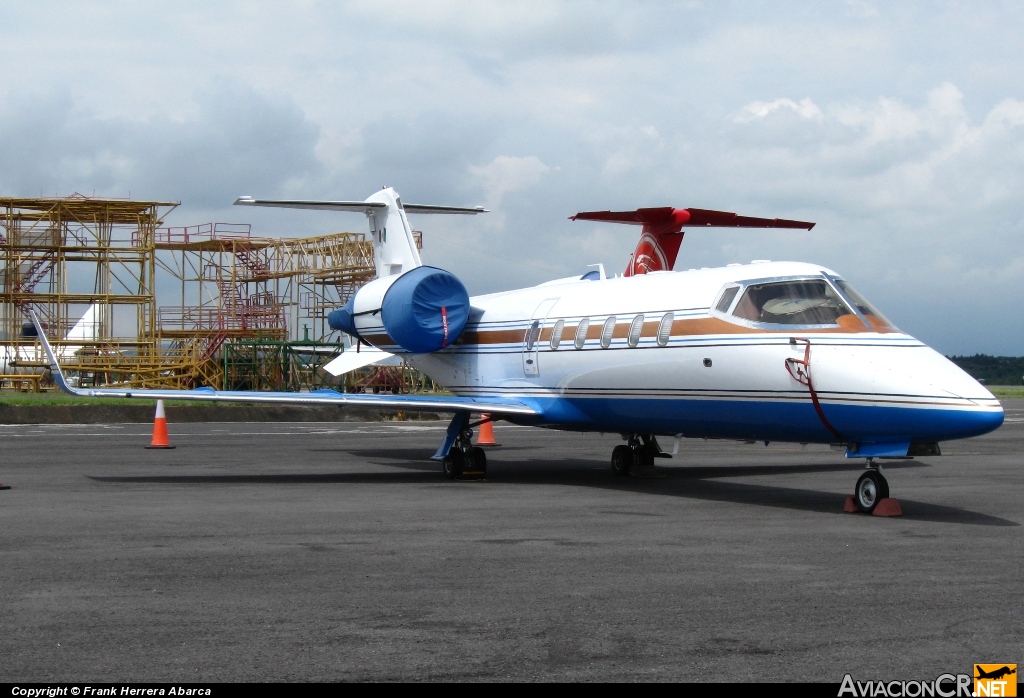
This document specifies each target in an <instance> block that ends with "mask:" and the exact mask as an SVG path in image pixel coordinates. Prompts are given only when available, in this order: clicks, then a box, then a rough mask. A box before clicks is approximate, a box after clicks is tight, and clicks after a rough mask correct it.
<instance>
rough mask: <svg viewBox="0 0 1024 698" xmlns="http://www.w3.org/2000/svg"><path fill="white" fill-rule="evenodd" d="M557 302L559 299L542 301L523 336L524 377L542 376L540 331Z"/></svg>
mask: <svg viewBox="0 0 1024 698" xmlns="http://www.w3.org/2000/svg"><path fill="white" fill-rule="evenodd" d="M557 302H558V299H557V298H545V299H544V300H543V301H541V304H540V305H538V306H537V309H536V310H534V311H533V315H532V316H531V319H532V320H533V321H532V322H531V323H530V325H529V327H527V328H526V334H525V335H524V336H523V375H524V376H526V377H527V378H536V377H537V376H540V364H539V362H538V356H537V353H538V352H537V342H538V341H539V340H540V331H541V328H542V327H543V326H544V320H546V319H547V317H548V314H549V313H551V309H552V308H554V307H555V304H556V303H557Z"/></svg>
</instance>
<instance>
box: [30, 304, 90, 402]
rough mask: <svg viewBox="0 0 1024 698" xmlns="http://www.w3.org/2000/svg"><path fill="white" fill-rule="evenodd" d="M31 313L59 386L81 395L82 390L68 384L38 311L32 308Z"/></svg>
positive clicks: (67, 391) (37, 334)
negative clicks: (37, 314)
mask: <svg viewBox="0 0 1024 698" xmlns="http://www.w3.org/2000/svg"><path fill="white" fill-rule="evenodd" d="M29 314H30V315H31V316H32V324H33V325H35V328H36V336H37V337H39V341H40V342H42V343H43V351H45V352H46V358H47V359H49V360H50V371H51V372H52V373H53V379H54V380H55V381H56V382H57V387H59V388H60V389H61V390H63V391H64V392H65V393H69V394H71V395H81V394H82V392H81V391H79V390H75V389H74V388H72V387H71V386H70V385H68V382H67V380H65V379H64V372H63V371H61V370H60V365H59V364H58V363H57V355H56V354H54V353H53V347H51V346H50V341H49V340H48V339H47V338H46V332H44V331H43V326H42V323H40V322H39V318H38V317H36V311H34V310H30V311H29Z"/></svg>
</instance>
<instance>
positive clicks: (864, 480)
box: [853, 463, 889, 514]
mask: <svg viewBox="0 0 1024 698" xmlns="http://www.w3.org/2000/svg"><path fill="white" fill-rule="evenodd" d="M873 466H874V464H873V463H869V465H868V470H867V471H866V472H865V473H864V474H863V475H861V476H860V478H858V480H857V486H856V487H855V488H854V490H853V502H854V504H856V505H857V509H859V510H860V511H863V512H864V513H865V514H870V513H872V512H873V511H874V510H875V507H877V506H878V503H879V502H880V501H882V500H883V499H888V498H889V482H888V481H887V480H886V479H885V476H884V475H882V472H881V470H879V469H876V468H875V467H873Z"/></svg>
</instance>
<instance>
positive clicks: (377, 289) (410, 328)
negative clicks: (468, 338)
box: [327, 266, 469, 354]
mask: <svg viewBox="0 0 1024 698" xmlns="http://www.w3.org/2000/svg"><path fill="white" fill-rule="evenodd" d="M468 319H469V293H467V292H466V287H465V286H464V285H463V284H462V282H461V281H459V279H458V278H457V277H456V276H455V275H454V274H452V273H451V272H447V271H445V270H443V269H437V268H436V267H425V266H424V267H416V268H415V269H411V270H409V271H407V272H406V273H404V274H401V275H395V276H386V277H384V278H381V279H376V280H374V281H371V282H370V283H368V284H366V285H365V286H363V287H362V288H360V289H359V290H358V291H356V293H355V295H353V296H352V298H350V299H349V301H348V303H346V304H345V307H344V308H341V309H340V310H335V311H333V312H332V313H330V314H329V315H328V316H327V323H328V324H329V325H330V326H331V328H332V329H335V330H341V331H342V332H345V333H347V334H350V335H352V336H353V337H356V338H358V339H361V340H363V341H364V342H367V343H369V344H372V345H373V346H375V347H379V348H381V349H385V350H387V351H390V352H394V353H410V354H429V353H430V352H434V351H438V350H440V349H444V348H445V347H446V346H448V345H449V344H451V343H452V342H454V341H455V340H456V339H458V338H459V335H460V334H462V330H463V329H464V328H465V327H466V321H467V320H468Z"/></svg>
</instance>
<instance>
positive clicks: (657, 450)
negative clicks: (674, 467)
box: [612, 434, 671, 477]
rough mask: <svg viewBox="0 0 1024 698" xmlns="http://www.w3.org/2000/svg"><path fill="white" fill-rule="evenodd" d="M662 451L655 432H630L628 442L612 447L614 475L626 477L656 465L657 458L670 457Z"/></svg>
mask: <svg viewBox="0 0 1024 698" xmlns="http://www.w3.org/2000/svg"><path fill="white" fill-rule="evenodd" d="M670 457H671V456H669V455H668V454H667V453H662V451H661V447H660V446H658V441H657V439H655V438H654V434H630V435H629V436H627V437H626V443H625V445H622V446H616V447H615V448H613V449H612V475H617V476H620V477H624V476H626V475H629V474H631V473H636V472H637V471H640V470H642V469H645V468H653V467H654V459H655V458H670Z"/></svg>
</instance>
